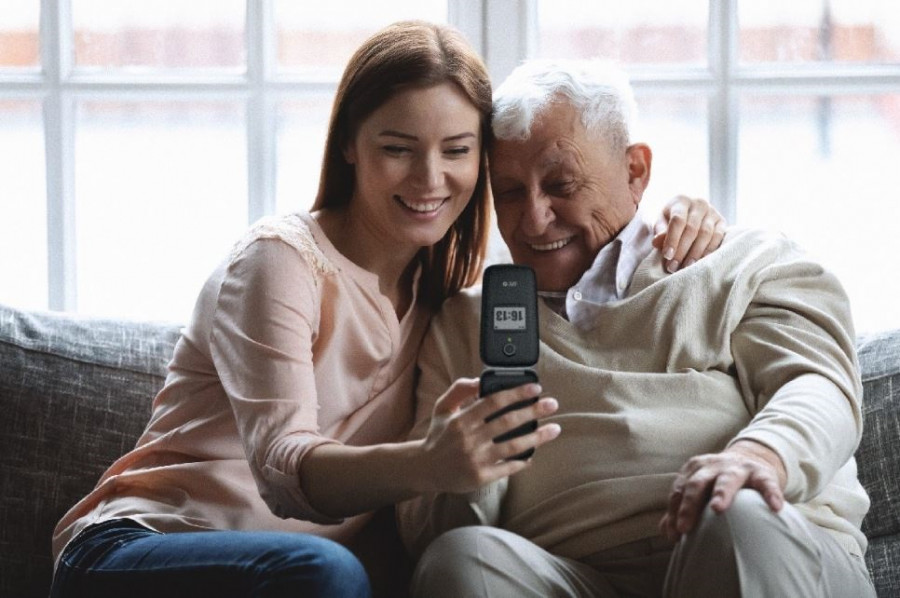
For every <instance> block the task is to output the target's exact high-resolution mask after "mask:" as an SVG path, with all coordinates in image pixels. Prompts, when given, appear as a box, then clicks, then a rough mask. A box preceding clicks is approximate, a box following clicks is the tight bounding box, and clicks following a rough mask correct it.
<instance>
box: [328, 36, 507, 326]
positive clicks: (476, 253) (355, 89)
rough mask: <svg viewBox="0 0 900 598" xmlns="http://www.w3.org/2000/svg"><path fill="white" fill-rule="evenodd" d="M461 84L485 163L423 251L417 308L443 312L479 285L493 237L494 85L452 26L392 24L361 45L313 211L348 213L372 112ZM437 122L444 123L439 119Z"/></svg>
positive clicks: (345, 84)
mask: <svg viewBox="0 0 900 598" xmlns="http://www.w3.org/2000/svg"><path fill="white" fill-rule="evenodd" d="M446 82H449V83H453V84H455V85H456V86H457V87H458V88H459V89H460V90H461V91H462V92H463V93H464V94H465V95H466V97H467V98H469V101H470V102H472V105H473V106H474V107H475V108H476V109H477V110H478V112H479V113H480V115H481V144H482V147H481V156H480V164H479V169H478V181H477V183H476V185H475V190H474V192H473V193H472V198H471V199H470V201H469V203H468V204H467V205H466V207H465V209H464V210H463V212H462V214H460V216H459V218H458V219H457V220H456V221H455V222H454V223H453V225H452V226H451V227H450V229H449V230H448V231H447V233H446V234H445V235H444V237H443V238H442V239H441V240H440V241H438V242H437V243H436V244H434V245H432V246H431V247H424V248H422V250H421V251H420V252H419V259H420V261H421V263H422V274H421V276H420V278H419V292H418V301H419V302H420V303H423V304H425V305H428V306H430V307H432V308H434V309H437V308H438V307H439V306H440V304H441V303H442V302H443V301H444V299H446V298H447V297H449V296H451V295H453V294H454V293H456V292H457V291H459V290H460V289H461V288H463V287H467V286H471V285H472V284H474V283H475V282H477V281H478V277H479V276H480V274H481V269H482V266H483V263H484V255H485V251H486V249H487V242H488V235H489V234H490V213H491V205H490V192H489V189H488V178H487V144H488V141H489V138H490V137H489V135H490V117H491V83H490V77H489V76H488V73H487V69H486V68H485V66H484V63H483V62H482V60H481V58H480V57H479V56H478V55H477V54H476V53H475V51H474V50H473V49H472V48H471V47H470V46H469V44H468V43H467V42H466V41H465V39H463V37H462V35H461V34H460V33H459V32H458V31H456V30H455V29H453V28H451V27H447V26H444V25H437V24H432V23H426V22H423V21H403V22H399V23H394V24H393V25H389V26H388V27H386V28H384V29H382V30H381V31H379V32H378V33H376V34H374V35H373V36H372V37H370V38H369V39H368V40H366V41H365V42H363V44H362V46H360V47H359V49H357V51H356V52H355V53H354V54H353V57H352V58H351V59H350V62H349V63H348V65H347V68H346V69H345V70H344V75H343V77H342V78H341V82H340V85H339V87H338V90H337V95H336V96H335V100H334V106H333V107H332V111H331V120H330V122H329V125H328V138H327V140H326V143H325V156H324V159H323V161H322V173H321V176H320V178H319V192H318V195H317V196H316V201H315V204H314V205H313V210H318V209H321V208H339V207H342V206H346V205H347V204H348V203H349V202H350V199H351V197H352V195H353V190H354V186H355V176H354V169H353V166H352V165H350V164H348V163H347V161H346V160H345V159H344V153H343V151H344V149H345V148H346V147H347V146H348V144H349V143H350V142H351V141H352V139H353V137H354V136H355V135H356V132H357V130H358V128H359V126H360V124H361V123H362V121H363V120H365V119H366V117H368V116H369V115H370V114H372V112H374V111H375V110H377V109H378V108H379V107H380V106H381V105H382V104H384V103H385V102H386V101H388V100H389V99H390V98H391V97H392V96H393V94H395V93H396V92H397V91H398V90H400V89H401V88H409V87H430V86H432V85H437V84H440V83H446ZM435 118H441V115H439V114H436V115H435Z"/></svg>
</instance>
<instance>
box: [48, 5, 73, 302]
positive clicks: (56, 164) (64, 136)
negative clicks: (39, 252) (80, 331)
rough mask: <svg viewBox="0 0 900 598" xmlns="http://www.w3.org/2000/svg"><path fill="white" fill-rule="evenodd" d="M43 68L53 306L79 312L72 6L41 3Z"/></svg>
mask: <svg viewBox="0 0 900 598" xmlns="http://www.w3.org/2000/svg"><path fill="white" fill-rule="evenodd" d="M40 38H41V64H42V66H43V78H44V85H45V86H46V89H47V95H46V97H45V99H44V107H43V108H44V151H45V159H46V177H47V260H48V264H47V265H48V268H47V276H48V305H49V307H50V309H53V310H68V311H71V310H75V309H76V307H77V301H78V298H77V278H76V251H77V246H76V239H75V231H76V227H75V189H74V187H75V176H74V151H75V130H74V118H73V116H74V114H73V113H74V104H73V100H72V98H71V96H70V95H69V94H68V93H67V91H66V90H65V85H64V83H65V80H66V79H67V78H68V77H69V76H70V73H71V70H72V69H71V67H72V64H71V62H72V39H73V33H72V18H71V4H70V0H41V27H40Z"/></svg>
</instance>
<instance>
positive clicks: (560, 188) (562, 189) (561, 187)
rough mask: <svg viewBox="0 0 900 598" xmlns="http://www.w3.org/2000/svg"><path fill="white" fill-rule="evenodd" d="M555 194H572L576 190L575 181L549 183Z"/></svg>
mask: <svg viewBox="0 0 900 598" xmlns="http://www.w3.org/2000/svg"><path fill="white" fill-rule="evenodd" d="M547 188H548V189H549V190H550V191H551V192H552V193H553V194H554V195H570V194H571V193H573V192H574V191H575V181H570V180H566V181H554V182H552V183H550V184H549V185H547Z"/></svg>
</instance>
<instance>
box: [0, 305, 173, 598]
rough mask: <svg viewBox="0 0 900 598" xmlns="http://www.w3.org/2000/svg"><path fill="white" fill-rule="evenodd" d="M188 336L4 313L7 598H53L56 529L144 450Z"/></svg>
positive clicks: (1, 582) (2, 474)
mask: <svg viewBox="0 0 900 598" xmlns="http://www.w3.org/2000/svg"><path fill="white" fill-rule="evenodd" d="M178 335H179V326H177V325H175V324H164V323H134V322H124V321H118V320H98V319H88V318H78V317H73V316H71V315H70V314H67V315H58V314H50V313H35V312H27V313H26V312H21V311H17V310H13V309H10V308H7V307H3V306H0V409H2V413H3V417H2V418H0V454H2V455H3V468H2V471H0V486H2V488H3V496H2V501H0V555H2V560H0V596H20V597H21V596H41V597H45V596H47V594H48V591H49V580H50V576H51V571H52V560H51V554H50V538H51V534H52V531H53V528H54V527H55V525H56V522H57V521H58V520H59V519H60V518H61V517H62V516H63V514H64V513H65V512H66V511H67V510H68V509H69V508H70V507H71V506H72V505H74V504H75V503H76V502H78V500H80V499H81V498H83V497H84V496H85V495H86V494H87V493H88V492H90V490H91V488H92V487H93V486H94V484H95V483H96V482H97V480H98V479H99V477H100V475H101V474H102V473H103V471H104V470H105V469H106V467H108V466H109V464H110V463H112V462H113V461H114V460H115V459H116V458H117V457H118V456H120V455H122V454H124V453H125V452H127V451H128V450H130V449H131V448H132V447H133V446H134V443H135V441H136V439H137V437H138V436H139V435H140V433H141V432H142V431H143V428H144V425H145V424H146V422H147V419H148V417H149V414H150V404H151V401H152V399H153V397H154V395H155V394H156V392H157V391H158V389H159V388H160V387H161V386H162V384H163V381H164V376H165V374H166V365H167V363H168V360H169V359H170V357H171V355H172V352H173V348H174V344H175V341H176V340H177V338H178Z"/></svg>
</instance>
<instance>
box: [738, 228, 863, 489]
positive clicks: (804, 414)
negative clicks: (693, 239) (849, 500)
mask: <svg viewBox="0 0 900 598" xmlns="http://www.w3.org/2000/svg"><path fill="white" fill-rule="evenodd" d="M780 243H782V247H781V250H780V251H779V252H778V254H779V257H778V258H777V259H775V260H773V261H772V262H771V263H769V264H767V265H765V266H763V267H761V268H759V269H758V270H756V271H755V272H754V273H753V275H751V276H747V277H745V278H746V280H748V281H749V285H748V287H749V288H738V289H736V292H746V293H751V294H752V299H751V300H750V303H749V304H748V305H747V308H746V311H745V313H744V314H743V317H742V318H741V320H740V322H739V324H738V325H737V326H736V328H735V330H734V332H733V334H732V336H731V349H732V353H733V357H734V361H735V366H736V368H737V373H738V378H739V381H740V384H741V389H742V392H743V395H744V397H745V401H746V402H747V406H748V409H749V410H750V413H751V415H752V416H753V417H752V420H751V422H750V424H749V425H748V426H747V427H746V428H745V429H744V430H742V431H741V432H740V433H739V434H738V435H737V437H736V438H735V439H734V440H732V442H735V441H737V440H739V439H750V440H755V441H757V442H759V443H761V444H764V445H766V446H768V447H769V448H770V449H772V450H773V451H775V453H777V454H778V455H779V457H780V458H781V459H782V461H783V462H784V465H785V468H786V471H787V486H786V488H785V497H786V498H787V500H789V501H791V502H804V501H807V500H809V499H811V498H812V497H814V496H816V495H817V494H818V493H819V492H821V491H822V489H823V488H824V487H825V486H826V485H827V484H828V483H829V481H830V480H831V479H832V478H833V477H834V475H835V474H836V472H837V471H838V470H839V469H840V468H841V467H842V466H844V465H845V464H846V463H847V461H848V460H850V459H852V457H853V453H854V451H855V450H856V447H857V445H858V444H859V440H860V437H861V435H862V413H861V397H862V385H861V381H860V377H859V368H858V364H857V361H856V351H855V348H854V344H853V339H854V333H853V325H852V320H851V317H850V307H849V303H848V300H847V297H846V295H845V293H844V291H843V289H842V287H841V285H840V283H839V282H838V280H837V279H836V278H835V277H834V275H833V274H831V273H830V272H828V271H827V270H825V269H824V268H822V267H821V266H820V265H819V264H816V263H815V262H813V261H811V260H809V259H808V258H806V257H805V256H804V255H803V254H802V253H801V252H799V251H798V250H797V249H796V248H794V247H793V245H792V244H790V243H789V242H788V241H786V240H781V241H780Z"/></svg>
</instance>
